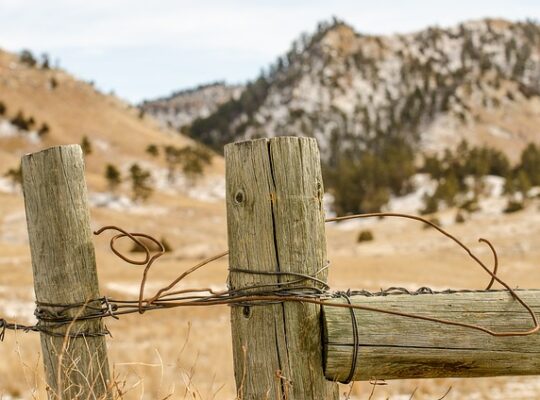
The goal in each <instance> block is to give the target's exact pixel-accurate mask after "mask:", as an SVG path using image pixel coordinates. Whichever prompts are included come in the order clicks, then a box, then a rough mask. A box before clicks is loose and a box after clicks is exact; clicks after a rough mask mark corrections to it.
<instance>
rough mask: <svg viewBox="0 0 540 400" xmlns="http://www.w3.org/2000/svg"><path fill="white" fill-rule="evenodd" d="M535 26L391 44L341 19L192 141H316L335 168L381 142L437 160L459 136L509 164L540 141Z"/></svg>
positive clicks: (437, 31) (539, 35) (428, 33)
mask: <svg viewBox="0 0 540 400" xmlns="http://www.w3.org/2000/svg"><path fill="white" fill-rule="evenodd" d="M539 44H540V26H539V25H537V24H536V23H534V22H528V21H527V22H520V23H510V22H507V21H503V20H482V21H474V22H467V23H463V24H460V25H458V26H455V27H451V28H446V29H442V28H438V27H432V28H428V29H426V30H423V31H420V32H416V33H411V34H405V35H395V36H370V35H363V34H360V33H357V32H355V31H354V30H353V28H351V27H350V26H348V25H347V24H345V23H343V22H340V21H337V20H334V21H333V22H332V23H328V24H320V25H319V26H318V29H317V31H316V32H315V33H314V34H313V35H311V36H308V35H303V36H302V37H301V38H300V39H299V40H297V41H295V42H294V43H293V46H292V47H291V49H290V51H289V52H288V53H287V54H285V55H284V56H282V57H280V58H279V59H278V60H277V61H276V62H275V63H274V64H273V65H271V66H270V67H269V68H268V69H267V71H266V73H265V74H264V75H262V76H260V77H259V78H258V79H257V80H255V81H253V82H251V83H250V84H248V85H247V87H246V89H245V90H244V91H243V93H242V95H241V96H240V97H239V98H238V99H232V100H230V101H229V102H227V103H225V104H223V105H222V106H220V107H219V108H218V110H217V111H216V112H215V113H214V114H212V115H210V116H208V117H206V118H200V119H198V120H195V121H194V123H193V124H192V126H191V129H190V134H191V136H192V137H194V138H197V139H199V140H202V141H203V142H205V143H207V144H209V145H211V146H213V147H214V148H216V149H221V146H222V145H223V144H224V143H227V142H229V141H232V140H238V139H247V138H254V137H260V136H275V135H308V136H313V137H315V138H317V140H318V142H319V145H320V146H321V149H322V153H323V157H324V158H325V160H330V159H332V157H334V156H335V155H336V154H338V153H341V152H343V150H344V149H350V148H352V149H355V148H360V149H361V148H364V147H366V146H367V147H369V146H370V145H371V144H372V143H373V142H374V141H377V140H378V138H389V137H402V138H405V140H406V141H407V142H408V143H410V144H411V145H412V146H415V147H416V148H417V149H419V150H420V151H426V152H441V151H442V150H443V149H444V148H446V147H455V146H456V145H457V144H458V143H459V142H460V141H461V140H462V139H466V140H467V141H469V142H470V143H471V144H473V145H480V144H488V145H490V146H492V147H495V148H498V149H501V150H503V151H504V152H505V153H506V154H507V155H508V156H509V157H510V158H511V159H512V160H516V159H517V157H518V156H519V153H520V151H521V150H522V149H523V147H524V146H525V145H526V144H527V143H528V142H530V141H537V142H538V141H540V135H539V131H538V126H539V123H540V97H539V94H540V46H539Z"/></svg>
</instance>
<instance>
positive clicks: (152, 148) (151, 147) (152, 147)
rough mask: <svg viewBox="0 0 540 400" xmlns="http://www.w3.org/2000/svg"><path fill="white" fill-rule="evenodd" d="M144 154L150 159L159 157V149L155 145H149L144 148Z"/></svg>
mask: <svg viewBox="0 0 540 400" xmlns="http://www.w3.org/2000/svg"><path fill="white" fill-rule="evenodd" d="M146 152H147V153H148V154H150V155H151V156H152V157H157V156H158V155H159V149H158V147H157V146H156V145H155V144H149V145H148V146H147V147H146Z"/></svg>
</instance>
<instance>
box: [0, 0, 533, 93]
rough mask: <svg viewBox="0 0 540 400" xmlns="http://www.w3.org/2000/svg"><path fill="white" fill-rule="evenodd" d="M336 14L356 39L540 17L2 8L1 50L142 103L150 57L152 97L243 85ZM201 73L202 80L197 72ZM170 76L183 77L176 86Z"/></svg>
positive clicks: (276, 3)
mask: <svg viewBox="0 0 540 400" xmlns="http://www.w3.org/2000/svg"><path fill="white" fill-rule="evenodd" d="M332 15H335V16H337V17H339V18H342V19H345V20H346V21H347V22H349V23H350V24H352V25H353V26H354V27H355V28H356V29H357V30H359V31H362V32H368V33H393V32H407V31H414V30H419V29H422V28H424V27H425V26H427V25H433V24H439V25H443V26H445V25H446V26H447V25H453V24H455V23H457V22H460V21H462V20H468V19H477V18H482V17H486V16H494V17H498V16H500V17H505V18H510V19H518V18H521V19H523V18H526V17H532V18H540V3H539V2H538V1H532V0H513V1H509V0H507V1H505V0H490V1H485V0H477V1H470V0H467V1H465V0H454V1H453V2H446V3H444V5H443V3H441V2H436V1H427V0H414V1H412V0H411V1H407V2H404V1H398V0H378V1H377V2H373V1H362V0H335V1H332V2H330V1H323V0H296V1H286V0H273V1H271V0H250V1H248V0H236V1H232V0H221V1H218V0H204V1H179V0H153V1H151V2H150V1H147V0H91V1H88V0H47V1H43V0H0V26H1V29H0V47H4V48H7V49H9V50H13V51H18V50H20V49H21V48H30V49H32V50H34V51H36V52H38V53H39V52H43V51H47V52H49V53H51V54H52V55H53V56H55V57H56V56H59V57H60V58H61V60H62V65H64V66H65V67H66V68H67V69H69V70H71V71H72V72H74V73H75V74H80V75H83V76H85V77H87V79H95V80H96V81H97V83H98V84H101V85H102V86H103V87H105V88H114V89H115V90H116V91H117V92H118V93H120V94H126V95H127V96H129V97H130V98H131V99H139V98H141V97H143V96H147V95H153V94H154V93H153V91H151V90H149V87H150V86H149V85H148V84H144V80H145V79H147V78H145V76H141V75H137V74H141V73H144V74H148V70H149V67H148V64H147V63H146V62H145V61H144V58H145V57H148V56H150V54H151V57H154V58H155V60H154V61H155V63H156V64H158V65H159V64H160V66H158V67H157V68H162V69H163V71H164V72H163V74H162V75H163V78H162V79H163V80H162V81H159V82H157V83H154V85H153V86H152V87H154V88H162V87H165V86H167V85H168V87H169V88H170V90H173V89H176V87H174V86H173V85H175V84H178V82H180V81H181V83H182V84H186V82H187V84H190V85H196V84H198V83H201V82H200V81H197V79H201V78H203V76H204V77H206V76H208V75H209V74H211V73H210V72H209V71H210V70H211V69H212V68H213V70H214V71H215V72H214V75H215V77H216V78H226V79H230V80H238V75H239V74H238V73H237V72H239V73H241V74H244V79H247V78H252V77H254V76H255V74H256V73H257V72H258V71H259V70H260V69H261V68H262V67H265V66H267V64H268V63H269V62H271V61H273V60H274V59H275V58H276V57H277V56H278V55H280V54H282V53H283V52H285V51H286V50H287V49H288V48H289V46H290V43H291V41H292V40H294V39H295V38H297V37H298V36H299V34H300V33H301V32H303V31H313V30H314V29H315V26H316V24H317V22H319V21H321V20H328V19H329V18H331V16H332ZM128 55H129V56H128ZM137 57H139V58H137ZM160 60H161V61H160ZM239 61H241V66H240V67H239ZM205 63H211V65H207V64H205ZM137 64H142V65H143V66H139V65H137ZM92 68H93V70H92ZM200 70H204V71H205V73H204V74H201V73H199V71H200ZM92 71H95V72H92ZM117 71H123V74H120V73H118V72H117ZM175 74H176V75H177V76H181V77H182V78H181V79H176V80H175V79H173V77H174V75H175ZM120 75H122V76H121V77H120ZM166 79H168V80H169V81H166ZM152 81H153V82H155V81H156V80H155V79H153V80H152ZM189 82H191V83H189ZM138 88H139V89H138ZM127 93H129V94H127ZM145 93H146V94H145Z"/></svg>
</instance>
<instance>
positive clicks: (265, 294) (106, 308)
mask: <svg viewBox="0 0 540 400" xmlns="http://www.w3.org/2000/svg"><path fill="white" fill-rule="evenodd" d="M373 217H396V218H406V219H412V220H416V221H420V222H422V223H425V224H427V225H430V226H431V227H433V228H435V229H436V230H437V231H439V232H440V233H442V234H443V235H444V236H446V237H448V238H449V239H451V240H452V241H453V242H455V243H456V244H457V245H458V246H459V247H461V248H462V249H463V250H465V252H466V253H467V254H468V255H469V257H470V258H472V259H473V260H474V261H475V262H476V263H477V264H478V265H480V267H481V268H482V269H483V270H484V271H485V272H486V273H487V274H488V275H489V276H490V282H489V284H488V285H487V287H486V289H485V290H483V291H489V290H490V289H491V288H492V286H493V284H494V282H498V283H499V284H501V285H502V286H503V287H504V288H505V289H506V291H507V292H508V293H510V295H511V296H512V297H513V298H514V299H515V300H516V301H518V302H519V303H520V304H521V305H522V306H523V307H524V308H525V310H526V311H527V312H528V313H529V315H530V316H531V320H532V322H533V324H534V326H533V327H532V328H530V329H526V330H510V331H494V330H491V329H488V328H486V327H483V326H480V325H475V324H467V323H462V322H457V321H450V320H445V319H440V318H433V317H427V316H424V315H419V314H413V313H406V312H401V311H394V310H388V309H382V308H378V307H371V306H367V305H363V304H362V305H361V304H353V303H352V302H351V301H350V300H348V299H349V297H350V296H358V295H362V296H369V297H371V296H390V295H404V294H406V295H415V296H416V295H424V294H437V293H459V292H478V290H451V289H448V290H444V291H434V290H432V289H430V288H428V287H421V288H419V289H418V290H415V291H410V290H408V289H406V288H402V287H390V288H388V289H386V290H382V289H381V290H380V291H378V292H370V291H366V290H350V289H349V290H347V291H335V292H333V291H331V290H330V287H329V286H328V285H327V284H326V283H325V282H324V281H323V280H321V279H320V278H318V276H319V275H320V274H321V273H322V272H324V271H325V270H326V269H327V268H328V266H329V263H327V264H326V265H325V266H324V267H323V268H321V269H320V270H319V271H317V272H316V273H315V274H314V276H311V275H306V274H301V273H294V272H284V271H264V272H260V271H252V270H247V269H242V268H237V267H234V266H232V267H229V273H244V274H252V275H269V276H276V277H277V276H285V277H289V278H291V279H292V280H290V281H288V282H273V283H264V284H256V285H251V286H246V287H243V288H240V289H231V288H230V287H229V288H228V289H226V290H221V291H220V290H214V289H212V288H209V287H208V288H187V289H176V290H175V288H176V287H177V285H178V284H179V283H180V282H182V281H183V280H184V279H185V278H187V277H188V276H190V275H191V274H193V273H194V272H196V271H197V270H199V269H201V268H203V267H204V266H206V265H208V264H209V263H211V262H213V261H216V260H218V259H220V258H222V257H225V256H226V255H228V254H229V252H228V251H225V252H222V253H219V254H216V255H213V256H211V257H209V258H207V259H205V260H203V261H201V262H200V263H198V264H196V265H194V266H193V267H191V268H189V269H187V270H186V271H184V272H182V273H181V274H180V275H179V276H178V277H177V278H175V279H174V280H173V281H172V282H171V283H169V284H168V285H166V286H165V287H163V288H160V289H159V290H157V292H156V293H155V294H153V295H152V296H149V297H145V287H146V282H147V279H148V272H149V270H150V269H151V267H152V265H153V264H154V263H155V262H156V260H157V259H158V258H159V257H161V256H162V255H163V254H164V253H165V248H164V247H163V245H162V243H161V242H159V241H158V240H157V239H155V238H154V237H152V236H150V235H148V234H145V233H130V232H127V231H125V230H123V229H121V228H119V227H117V226H112V225H109V226H105V227H103V228H101V229H99V230H97V231H96V232H94V234H96V235H100V234H102V233H103V232H105V231H110V230H112V231H116V232H117V234H116V235H114V236H113V237H112V238H111V239H110V248H111V251H112V252H113V253H114V254H115V255H117V256H118V257H119V258H120V259H122V260H123V261H125V262H126V263H129V264H132V265H140V266H144V269H143V274H142V278H141V282H140V285H139V295H138V298H137V299H136V300H122V299H114V298H111V297H107V296H104V297H100V298H99V299H89V300H87V301H85V302H80V303H72V304H56V303H55V304H52V303H41V302H36V306H37V307H36V311H35V313H34V314H35V316H36V318H37V320H38V322H37V324H35V325H22V324H17V323H11V322H8V321H7V320H5V319H0V341H1V340H3V339H4V336H5V331H6V330H23V331H25V332H30V331H35V332H41V333H43V334H47V335H51V336H66V334H65V333H63V332H57V331H55V330H56V329H58V328H62V327H64V326H65V325H67V324H71V323H73V322H74V321H75V320H76V321H87V320H94V319H102V318H106V317H112V318H115V319H118V318H119V317H120V316H122V315H126V314H132V313H139V314H142V313H144V312H146V311H155V310H163V309H172V308H178V307H206V306H217V305H229V306H244V307H245V306H261V305H268V304H276V303H283V302H296V303H310V304H317V305H322V306H325V307H342V308H348V309H350V310H351V312H352V311H354V310H364V311H370V312H378V313H384V314H389V315H394V316H399V317H405V318H412V319H417V320H423V321H428V322H433V323H439V324H443V325H451V326H457V327H462V328H467V329H472V330H477V331H481V332H484V333H487V334H489V335H491V336H496V337H502V336H526V335H531V334H534V333H536V332H538V331H539V330H540V324H539V323H538V319H537V317H536V314H535V313H534V311H533V310H532V308H531V307H530V306H529V305H528V304H527V303H526V302H525V301H524V300H523V299H522V298H521V297H520V296H519V295H518V294H517V293H516V290H514V289H512V288H511V287H510V286H509V285H508V284H507V283H506V282H504V281H503V280H502V279H500V278H499V277H498V276H497V272H498V271H497V270H498V264H499V262H498V256H497V252H496V250H495V248H494V246H493V245H492V244H491V243H490V242H489V241H488V240H487V239H483V238H480V239H479V241H480V242H481V243H485V244H486V245H487V246H488V247H489V249H490V250H491V252H492V254H493V271H492V270H490V269H489V268H488V267H487V266H486V265H485V264H484V263H483V262H482V261H481V260H480V259H479V258H478V257H477V256H476V255H474V253H473V252H472V251H471V250H470V248H469V247H467V246H466V245H465V244H464V243H463V242H461V241H460V240H459V239H457V238H456V237H455V236H453V235H452V234H450V233H449V232H447V231H446V230H444V229H443V228H441V227H439V226H438V225H436V224H435V223H433V222H431V221H429V220H427V219H425V218H422V217H419V216H415V215H409V214H401V213H370V214H356V215H349V216H343V217H335V218H330V219H327V220H326V222H337V221H343V220H350V219H357V218H373ZM124 237H127V238H129V239H131V240H132V241H133V242H134V243H135V244H137V245H138V246H140V247H141V248H142V249H143V251H144V253H145V257H144V260H135V259H132V258H130V257H127V256H126V255H124V254H122V253H121V252H120V251H118V250H117V248H116V247H115V243H116V241H117V240H119V239H121V238H124ZM140 239H147V240H148V241H150V243H151V244H152V245H153V246H154V247H155V249H153V250H151V249H149V247H148V246H147V243H145V242H144V241H143V240H140ZM339 297H344V298H346V302H345V303H340V302H336V301H335V300H336V299H337V298H339ZM81 307H82V308H83V310H82V311H81V312H79V313H78V315H77V316H76V317H73V316H70V315H68V314H67V311H69V310H72V309H73V308H81ZM107 334H110V332H109V331H108V330H107V329H106V328H105V329H102V330H99V331H95V332H94V331H89V330H86V331H81V332H74V333H69V334H68V336H69V337H74V338H76V337H93V336H103V335H107Z"/></svg>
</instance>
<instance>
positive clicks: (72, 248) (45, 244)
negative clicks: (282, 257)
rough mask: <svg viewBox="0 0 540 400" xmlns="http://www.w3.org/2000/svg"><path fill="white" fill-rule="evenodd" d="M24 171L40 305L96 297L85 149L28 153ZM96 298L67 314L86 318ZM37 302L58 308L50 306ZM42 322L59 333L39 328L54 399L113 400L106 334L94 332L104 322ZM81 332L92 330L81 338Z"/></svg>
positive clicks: (27, 215)
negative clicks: (51, 324)
mask: <svg viewBox="0 0 540 400" xmlns="http://www.w3.org/2000/svg"><path fill="white" fill-rule="evenodd" d="M22 173H23V191H24V201H25V208H26V220H27V224H28V237H29V239H30V250H31V254H32V269H33V273H34V289H35V293H36V299H37V301H38V303H51V304H72V303H85V302H88V301H89V300H92V299H98V298H99V288H98V279H97V271H96V261H95V254H94V246H93V244H92V233H91V230H90V216H89V210H88V201H87V190H86V183H85V179H84V161H83V155H82V151H81V148H80V147H79V146H78V145H70V146H58V147H52V148H50V149H47V150H43V151H40V152H37V153H33V154H28V155H26V156H24V157H23V159H22ZM92 304H94V303H90V304H87V305H86V306H83V307H74V308H73V309H70V310H68V311H65V315H67V316H69V317H74V316H79V317H80V316H83V315H85V313H86V311H85V310H86V308H87V307H88V306H89V305H92ZM39 308H41V309H43V310H48V311H52V312H54V311H58V310H59V308H58V307H56V308H55V307H48V306H44V305H39ZM43 326H45V327H47V329H48V330H50V331H51V332H54V334H55V335H54V336H52V335H50V334H47V333H41V347H42V351H43V363H44V366H45V374H46V379H47V383H48V385H49V399H55V400H59V399H75V398H77V399H84V400H97V399H110V375H109V365H108V360H107V350H106V344H105V338H104V337H103V336H91V334H93V333H94V334H95V333H98V334H101V333H103V324H102V322H101V320H91V321H77V322H74V323H71V324H67V325H62V326H60V327H52V326H50V325H49V326H47V324H46V323H43ZM83 332H85V333H90V336H80V334H81V333H83ZM57 334H59V336H56V335H57ZM64 335H67V336H65V337H62V336H64ZM71 336H76V337H71Z"/></svg>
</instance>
